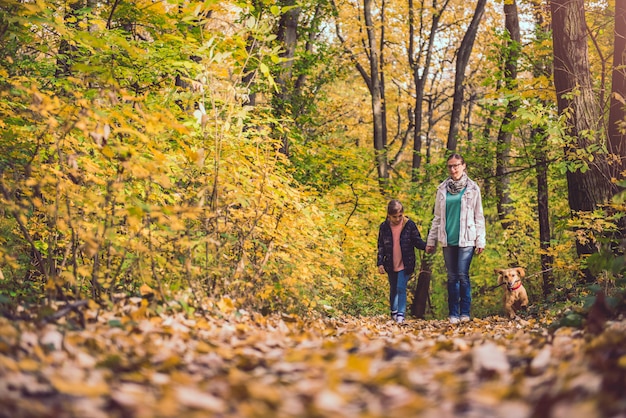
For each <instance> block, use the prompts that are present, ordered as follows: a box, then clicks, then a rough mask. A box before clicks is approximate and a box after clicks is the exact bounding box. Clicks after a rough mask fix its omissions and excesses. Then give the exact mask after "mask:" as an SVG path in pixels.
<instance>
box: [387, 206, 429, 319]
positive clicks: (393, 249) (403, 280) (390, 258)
mask: <svg viewBox="0 0 626 418" xmlns="http://www.w3.org/2000/svg"><path fill="white" fill-rule="evenodd" d="M415 248H419V249H420V250H424V249H425V248H426V242H424V240H422V237H421V235H420V233H419V231H418V229H417V225H415V222H413V221H412V220H410V219H409V218H408V217H406V216H404V208H403V207H402V203H400V202H399V201H398V200H395V199H394V200H391V201H390V202H389V204H388V205H387V219H386V220H385V221H384V222H383V223H382V224H380V227H379V229H378V257H377V265H378V272H379V273H381V274H383V273H385V272H386V273H387V277H388V278H389V305H390V308H391V317H392V318H393V320H394V321H396V322H397V323H398V324H401V323H403V322H404V316H405V311H406V285H407V282H408V281H409V278H410V277H411V275H412V274H413V272H414V271H415Z"/></svg>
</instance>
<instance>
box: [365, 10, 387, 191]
mask: <svg viewBox="0 0 626 418" xmlns="http://www.w3.org/2000/svg"><path fill="white" fill-rule="evenodd" d="M363 16H364V18H365V26H366V32H367V41H368V48H367V52H368V57H369V65H370V74H371V76H370V83H369V86H368V87H369V88H370V94H371V97H372V116H373V120H374V150H375V151H376V167H377V169H378V178H379V181H381V182H382V183H384V184H386V182H387V181H386V180H387V179H388V178H389V172H388V170H387V135H386V133H387V132H386V129H385V119H386V115H385V107H384V95H383V83H382V71H381V67H380V59H379V55H378V51H379V48H378V41H377V39H376V31H375V30H374V21H373V19H372V0H364V1H363ZM383 41H384V39H382V37H381V40H380V43H381V45H382V44H383ZM381 186H383V188H384V185H383V184H381Z"/></svg>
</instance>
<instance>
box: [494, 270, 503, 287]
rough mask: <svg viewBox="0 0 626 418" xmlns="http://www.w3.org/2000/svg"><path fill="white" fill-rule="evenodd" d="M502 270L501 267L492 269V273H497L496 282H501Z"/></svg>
mask: <svg viewBox="0 0 626 418" xmlns="http://www.w3.org/2000/svg"><path fill="white" fill-rule="evenodd" d="M503 271H504V270H502V269H494V270H493V272H494V273H496V274H497V275H498V284H502V280H503V277H502V272H503Z"/></svg>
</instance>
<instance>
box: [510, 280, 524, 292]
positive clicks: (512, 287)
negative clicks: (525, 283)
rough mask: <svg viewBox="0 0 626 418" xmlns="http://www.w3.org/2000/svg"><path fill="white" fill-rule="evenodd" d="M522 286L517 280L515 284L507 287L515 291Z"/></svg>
mask: <svg viewBox="0 0 626 418" xmlns="http://www.w3.org/2000/svg"><path fill="white" fill-rule="evenodd" d="M521 285H522V283H521V282H520V281H519V280H515V281H514V282H513V283H507V285H506V287H507V289H509V290H510V291H513V290H517V289H519V288H520V286H521Z"/></svg>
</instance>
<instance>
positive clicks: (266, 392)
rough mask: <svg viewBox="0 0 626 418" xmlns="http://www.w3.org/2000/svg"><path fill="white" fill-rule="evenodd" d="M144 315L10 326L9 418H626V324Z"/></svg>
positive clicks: (5, 347)
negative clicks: (77, 325) (593, 326)
mask: <svg viewBox="0 0 626 418" xmlns="http://www.w3.org/2000/svg"><path fill="white" fill-rule="evenodd" d="M134 302H135V303H128V304H127V305H126V306H124V307H122V308H121V309H119V310H118V311H117V312H98V311H96V310H93V311H92V310H88V311H86V313H85V314H84V319H86V322H87V325H86V327H85V328H84V329H76V330H70V329H69V327H68V325H69V324H70V323H71V321H70V318H64V319H63V320H61V322H64V323H62V324H54V325H53V324H48V325H45V326H39V327H36V326H34V325H32V323H30V322H24V321H19V322H15V321H9V320H7V319H5V318H0V405H2V407H1V408H0V417H11V418H16V417H55V418H62V417H90V418H99V417H416V416H420V417H433V418H434V417H437V418H445V417H481V418H488V417H506V418H516V417H555V418H556V417H569V418H575V417H581V418H582V417H584V418H593V417H613V416H615V417H618V416H620V417H623V416H626V396H624V395H625V393H626V392H625V391H626V389H625V385H624V383H626V320H622V321H616V322H607V323H606V324H605V327H604V331H603V332H602V333H600V334H599V335H595V336H594V335H591V334H588V333H585V331H581V330H577V329H574V328H559V329H558V330H556V331H554V332H549V331H548V327H547V324H546V323H544V322H543V321H542V320H539V319H528V320H514V321H512V320H508V319H504V318H501V317H491V318H486V319H477V318H475V319H473V320H472V321H471V322H469V323H464V324H460V325H450V324H448V323H447V321H438V320H415V319H408V320H407V321H406V322H405V324H403V325H401V326H399V325H397V324H395V323H393V322H392V321H390V320H389V319H388V318H387V317H382V316H380V317H367V318H365V317H363V318H355V317H346V318H342V319H330V318H327V319H316V320H313V319H306V318H302V317H298V316H292V315H278V314H277V315H270V316H261V315H258V314H250V313H246V312H243V311H238V310H235V309H234V308H232V306H230V305H228V304H223V305H222V306H221V310H222V311H221V313H218V314H217V315H215V314H214V315H206V316H198V315H195V316H194V315H185V314H184V313H182V312H180V311H179V312H175V311H174V312H170V313H168V314H165V313H163V314H160V315H156V314H151V313H150V311H149V310H148V309H147V306H146V305H147V304H146V303H144V302H141V300H140V299H139V300H135V301H134ZM190 317H191V318H193V319H190ZM66 320H67V321H66Z"/></svg>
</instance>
